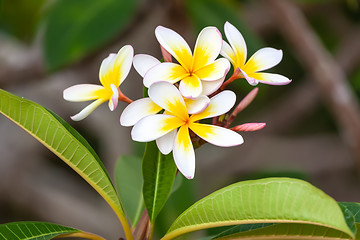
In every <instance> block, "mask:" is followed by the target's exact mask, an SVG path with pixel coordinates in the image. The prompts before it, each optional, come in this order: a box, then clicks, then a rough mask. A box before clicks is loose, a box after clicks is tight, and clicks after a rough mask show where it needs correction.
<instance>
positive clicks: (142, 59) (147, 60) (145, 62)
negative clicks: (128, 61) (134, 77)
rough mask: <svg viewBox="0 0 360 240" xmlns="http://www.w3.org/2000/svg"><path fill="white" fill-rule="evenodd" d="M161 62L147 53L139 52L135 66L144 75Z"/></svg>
mask: <svg viewBox="0 0 360 240" xmlns="http://www.w3.org/2000/svg"><path fill="white" fill-rule="evenodd" d="M160 63H161V62H160V61H159V60H157V59H156V58H154V57H153V56H150V55H147V54H137V55H135V56H134V59H133V65H134V68H135V70H136V71H137V72H138V73H139V74H140V76H142V77H144V76H145V73H146V72H147V71H149V70H150V68H152V67H154V66H156V65H158V64H160Z"/></svg>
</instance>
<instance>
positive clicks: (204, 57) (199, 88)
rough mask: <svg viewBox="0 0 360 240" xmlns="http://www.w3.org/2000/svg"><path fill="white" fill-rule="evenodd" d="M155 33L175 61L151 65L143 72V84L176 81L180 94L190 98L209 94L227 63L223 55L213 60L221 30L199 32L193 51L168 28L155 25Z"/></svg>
mask: <svg viewBox="0 0 360 240" xmlns="http://www.w3.org/2000/svg"><path fill="white" fill-rule="evenodd" d="M155 35H156V38H157V40H158V41H159V43H160V45H161V46H162V47H163V48H164V49H165V50H166V51H167V52H169V53H170V54H171V55H172V56H173V57H174V58H175V59H176V60H177V61H178V63H172V62H164V63H161V64H158V65H156V66H154V67H152V68H151V69H150V70H149V71H147V72H146V74H145V76H144V85H145V87H150V86H151V84H153V83H155V82H161V81H167V82H170V83H176V82H178V81H180V85H179V90H180V92H181V94H182V95H183V96H184V97H186V98H191V99H194V98H197V97H198V96H200V95H209V94H211V93H213V92H215V91H216V90H217V89H218V88H219V87H220V86H221V84H222V83H223V81H224V78H225V75H226V73H227V72H228V71H229V69H230V63H229V61H228V60H227V59H225V58H220V59H217V60H215V59H216V58H217V57H218V56H219V53H220V51H221V47H222V37H221V33H220V32H219V30H218V29H217V28H215V27H206V28H204V29H203V30H202V31H201V32H200V34H199V36H198V38H197V41H196V44H195V49H194V54H192V52H191V49H190V47H189V45H188V44H187V43H186V42H185V40H184V39H183V38H182V37H181V36H180V35H179V34H178V33H176V32H174V31H173V30H171V29H168V28H165V27H162V26H158V27H157V28H156V30H155ZM145 61H146V60H144V62H145Z"/></svg>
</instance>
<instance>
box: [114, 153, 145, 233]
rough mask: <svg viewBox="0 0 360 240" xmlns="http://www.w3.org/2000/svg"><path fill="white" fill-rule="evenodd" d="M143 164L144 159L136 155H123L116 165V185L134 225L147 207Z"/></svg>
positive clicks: (127, 214)
mask: <svg viewBox="0 0 360 240" xmlns="http://www.w3.org/2000/svg"><path fill="white" fill-rule="evenodd" d="M141 165H142V159H141V158H140V157H136V156H122V157H120V158H119V159H118V160H117V162H116V165H115V186H116V189H117V191H118V194H119V197H120V200H121V202H122V204H123V206H124V210H125V212H126V216H127V217H128V218H129V220H130V222H131V224H132V226H133V227H135V226H136V225H137V223H138V221H139V219H140V217H141V214H142V212H143V211H144V209H145V206H144V200H143V195H142V188H143V179H142V177H141V175H142V170H141Z"/></svg>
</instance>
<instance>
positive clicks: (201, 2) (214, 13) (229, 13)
mask: <svg viewBox="0 0 360 240" xmlns="http://www.w3.org/2000/svg"><path fill="white" fill-rule="evenodd" d="M185 4H186V9H187V11H188V13H189V16H190V18H191V20H192V22H193V23H194V26H195V28H196V30H197V32H199V31H201V29H203V28H204V27H207V26H215V27H217V28H218V29H219V30H220V31H221V32H222V33H223V32H224V31H223V29H224V23H225V22H226V21H229V22H230V23H231V24H233V25H234V26H235V27H236V28H238V29H239V31H240V32H241V34H243V36H246V38H245V41H246V44H247V48H248V52H250V53H254V52H255V51H256V50H258V49H259V48H260V47H262V46H263V43H262V41H261V40H260V38H258V37H257V36H256V35H255V34H254V33H253V32H252V31H251V30H250V29H249V28H248V27H247V24H246V23H245V22H244V19H243V18H242V16H241V13H240V10H241V9H240V6H239V4H238V3H236V2H235V1H232V0H230V1H221V0H187V1H185ZM223 38H224V40H225V35H224V34H223Z"/></svg>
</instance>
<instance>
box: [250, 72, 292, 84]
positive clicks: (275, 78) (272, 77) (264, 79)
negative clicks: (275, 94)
mask: <svg viewBox="0 0 360 240" xmlns="http://www.w3.org/2000/svg"><path fill="white" fill-rule="evenodd" d="M253 77H254V78H256V79H257V80H258V81H259V82H261V83H265V84H270V85H286V84H289V83H290V82H291V80H290V79H288V78H287V77H285V76H283V75H280V74H275V73H254V74H253Z"/></svg>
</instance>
